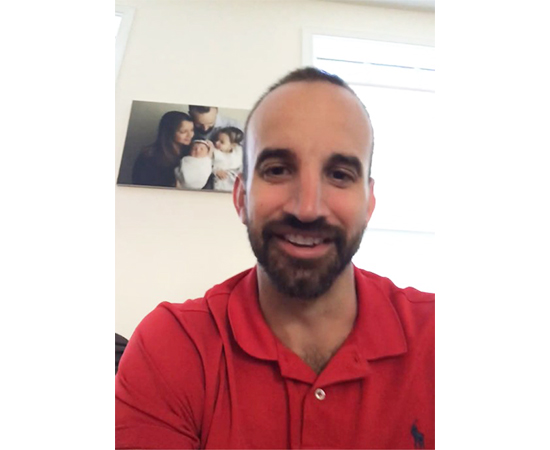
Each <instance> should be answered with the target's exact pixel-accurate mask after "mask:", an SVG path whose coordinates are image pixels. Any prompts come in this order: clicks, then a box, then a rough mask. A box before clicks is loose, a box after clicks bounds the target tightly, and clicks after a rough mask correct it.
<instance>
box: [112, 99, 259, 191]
mask: <svg viewBox="0 0 550 450" xmlns="http://www.w3.org/2000/svg"><path fill="white" fill-rule="evenodd" d="M248 113H249V111H247V110H243V109H228V108H219V107H217V106H205V105H182V104H172V103H157V102H144V101H137V100H136V101H134V102H132V110H131V113H130V121H129V124H128V131H127V134H126V141H125V143H124V150H123V153H122V161H121V164H120V171H119V174H118V180H117V184H119V185H128V186H147V187H158V188H172V189H183V190H196V191H219V192H231V191H232V190H233V184H234V182H235V178H236V177H237V174H238V173H240V172H241V170H242V160H243V147H242V141H243V138H244V124H245V122H246V118H247V116H248Z"/></svg>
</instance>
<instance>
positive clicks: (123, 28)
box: [115, 4, 136, 82]
mask: <svg viewBox="0 0 550 450" xmlns="http://www.w3.org/2000/svg"><path fill="white" fill-rule="evenodd" d="M135 11H136V9H135V8H134V7H132V6H126V5H116V4H115V16H120V18H121V21H120V26H119V28H118V33H117V34H116V36H115V82H116V80H117V79H118V73H119V71H120V66H121V65H122V60H123V59H124V52H125V51H126V44H127V42H128V37H129V35H130V30H131V28H132V22H133V21H134V15H135Z"/></svg>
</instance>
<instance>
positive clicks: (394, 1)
mask: <svg viewBox="0 0 550 450" xmlns="http://www.w3.org/2000/svg"><path fill="white" fill-rule="evenodd" d="M324 1H330V2H334V3H355V4H363V5H371V6H385V7H388V8H403V9H415V10H421V11H435V0H324Z"/></svg>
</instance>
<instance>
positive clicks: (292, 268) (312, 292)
mask: <svg viewBox="0 0 550 450" xmlns="http://www.w3.org/2000/svg"><path fill="white" fill-rule="evenodd" d="M281 227H286V228H285V229H288V227H291V228H292V229H293V230H294V232H296V233H298V232H299V231H318V232H321V233H323V234H326V235H328V236H330V239H331V241H332V244H333V245H334V251H330V252H329V253H328V254H327V255H326V256H324V257H322V258H317V259H298V258H293V257H291V256H289V255H287V254H286V253H284V252H283V251H281V250H280V249H279V248H278V246H277V245H276V243H275V239H278V238H277V237H276V236H277V233H276V232H275V230H277V229H280V228H281ZM251 228H253V227H252V224H251V223H250V222H249V226H248V228H247V231H248V239H249V241H250V245H251V247H252V251H253V252H254V255H256V259H257V260H258V263H259V264H260V265H261V266H262V268H263V269H264V270H265V272H266V273H267V275H268V276H269V278H270V279H271V281H272V282H273V284H274V285H275V287H276V288H277V290H278V291H279V292H281V293H282V294H284V295H287V296H288V297H291V298H300V299H305V300H311V299H315V298H318V297H320V296H321V295H323V294H324V293H326V292H327V291H328V290H329V289H330V287H331V286H332V284H333V283H334V281H335V280H336V278H338V276H339V275H340V274H341V273H342V272H343V270H344V269H345V268H346V267H347V265H348V264H349V263H350V262H351V259H352V257H353V255H355V253H356V252H357V250H358V249H359V245H360V244H361V239H362V238H363V233H364V232H365V228H363V229H362V230H361V231H360V232H359V233H357V234H356V235H354V236H352V237H351V239H350V240H349V241H347V240H346V235H345V233H344V232H343V230H342V229H340V228H338V227H334V226H331V225H328V224H327V223H326V220H325V219H324V218H319V219H317V220H316V221H314V222H308V223H305V222H301V221H300V220H298V219H297V218H296V217H295V216H292V215H288V216H285V217H284V218H283V219H282V220H277V221H271V222H269V223H267V224H266V225H265V227H264V228H263V230H262V232H261V238H260V236H258V235H257V234H254V233H253V232H252V231H251ZM279 234H280V233H279Z"/></svg>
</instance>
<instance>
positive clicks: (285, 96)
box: [234, 82, 374, 299]
mask: <svg viewBox="0 0 550 450" xmlns="http://www.w3.org/2000/svg"><path fill="white" fill-rule="evenodd" d="M247 137H248V142H249V145H248V152H249V153H248V156H247V157H248V158H249V173H248V178H247V184H246V186H244V185H243V181H242V179H240V180H239V181H238V187H237V188H236V190H235V196H234V199H235V205H236V207H237V210H238V212H239V214H240V216H241V220H242V221H243V222H244V223H245V224H246V225H247V228H248V235H249V239H250V243H251V246H252V250H253V251H254V254H255V255H256V258H257V259H258V263H259V265H260V266H261V269H263V270H264V271H265V273H266V274H267V275H268V277H269V279H270V280H271V281H272V282H273V284H274V285H275V286H276V287H277V289H278V290H279V291H280V292H282V293H284V294H286V295H288V296H290V297H297V298H304V299H307V298H309V299H311V298H317V297H319V296H320V295H322V294H324V293H325V292H326V291H327V290H328V289H329V288H330V287H331V286H332V284H333V282H334V281H335V280H336V278H337V277H338V276H339V275H340V274H341V273H342V271H343V270H344V269H345V268H346V267H348V265H349V264H350V262H351V258H352V256H353V255H354V254H355V252H356V251H357V249H358V248H359V244H360V242H361V238H362V236H363V232H364V230H365V228H366V226H367V223H368V221H369V219H370V217H371V214H372V211H373V209H374V196H373V182H372V180H369V177H368V167H369V161H370V157H371V148H372V132H371V128H370V126H369V123H368V118H367V116H366V113H365V111H364V110H363V108H362V106H361V105H360V103H359V102H358V100H357V99H356V98H355V97H354V96H353V94H352V93H350V92H349V91H347V90H346V89H344V88H341V87H339V86H335V85H332V84H329V83H326V82H293V83H289V84H286V85H284V86H281V87H279V88H277V89H276V90H275V91H273V92H271V93H270V94H269V95H268V96H267V97H266V98H265V99H264V101H263V102H262V103H261V104H260V106H259V107H258V109H257V110H256V111H255V112H254V114H253V116H252V119H251V122H250V124H249V129H248V136H247Z"/></svg>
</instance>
